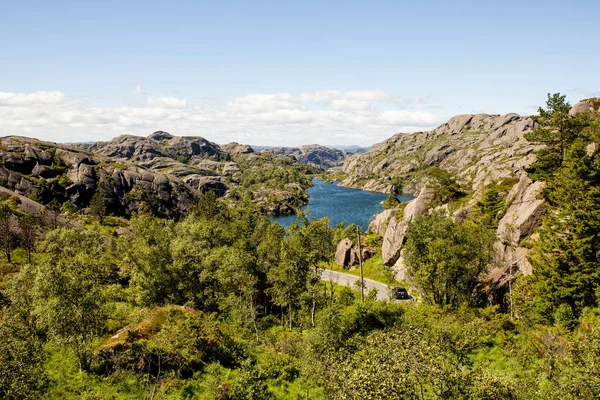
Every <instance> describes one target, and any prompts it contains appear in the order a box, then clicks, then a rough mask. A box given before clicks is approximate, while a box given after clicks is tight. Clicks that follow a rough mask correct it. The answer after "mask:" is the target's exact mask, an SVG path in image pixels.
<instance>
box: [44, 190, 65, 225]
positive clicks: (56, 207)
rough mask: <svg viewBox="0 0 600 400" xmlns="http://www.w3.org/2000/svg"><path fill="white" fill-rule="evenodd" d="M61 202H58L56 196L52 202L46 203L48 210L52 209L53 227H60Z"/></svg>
mask: <svg viewBox="0 0 600 400" xmlns="http://www.w3.org/2000/svg"><path fill="white" fill-rule="evenodd" d="M60 208H61V207H60V203H59V202H58V200H57V199H56V197H54V198H53V199H52V200H51V201H50V203H48V204H46V210H48V211H50V212H51V213H52V214H51V218H52V226H51V228H52V229H56V228H58V214H60Z"/></svg>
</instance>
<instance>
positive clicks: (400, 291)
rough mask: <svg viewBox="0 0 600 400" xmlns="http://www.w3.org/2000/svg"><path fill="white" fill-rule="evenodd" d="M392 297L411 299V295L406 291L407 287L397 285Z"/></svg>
mask: <svg viewBox="0 0 600 400" xmlns="http://www.w3.org/2000/svg"><path fill="white" fill-rule="evenodd" d="M392 297H394V299H396V300H406V299H410V295H409V294H408V292H407V291H406V289H404V288H402V287H395V288H393V289H392Z"/></svg>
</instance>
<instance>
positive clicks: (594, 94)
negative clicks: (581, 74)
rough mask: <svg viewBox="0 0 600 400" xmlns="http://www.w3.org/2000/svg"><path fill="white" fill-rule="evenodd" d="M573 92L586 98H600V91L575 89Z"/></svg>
mask: <svg viewBox="0 0 600 400" xmlns="http://www.w3.org/2000/svg"><path fill="white" fill-rule="evenodd" d="M573 91H574V92H577V93H579V94H580V95H582V96H585V97H600V90H594V89H586V88H575V89H573Z"/></svg>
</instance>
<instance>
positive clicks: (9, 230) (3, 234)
mask: <svg viewBox="0 0 600 400" xmlns="http://www.w3.org/2000/svg"><path fill="white" fill-rule="evenodd" d="M13 218H14V217H13V211H12V210H11V209H10V207H9V206H7V205H3V204H2V205H0V245H1V246H2V251H3V252H4V255H5V256H6V262H8V263H10V262H12V258H11V253H12V249H13V246H14V242H15V235H14V232H13V229H14V222H13Z"/></svg>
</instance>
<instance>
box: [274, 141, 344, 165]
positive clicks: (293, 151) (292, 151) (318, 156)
mask: <svg viewBox="0 0 600 400" xmlns="http://www.w3.org/2000/svg"><path fill="white" fill-rule="evenodd" d="M262 151H263V152H266V153H272V154H279V155H288V156H292V157H294V158H295V159H296V160H298V161H303V162H306V163H309V164H313V165H316V166H318V167H322V168H324V169H327V168H332V167H339V166H341V165H343V163H344V160H345V159H346V157H347V156H348V153H347V152H345V151H342V150H338V149H332V148H330V147H326V146H321V145H319V144H308V145H302V146H299V147H270V148H266V149H263V150H262Z"/></svg>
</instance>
